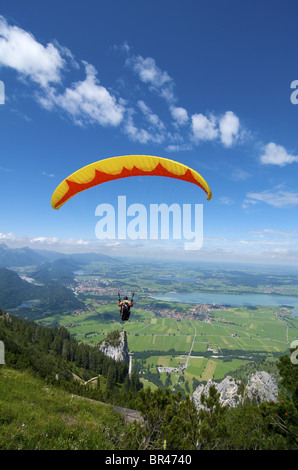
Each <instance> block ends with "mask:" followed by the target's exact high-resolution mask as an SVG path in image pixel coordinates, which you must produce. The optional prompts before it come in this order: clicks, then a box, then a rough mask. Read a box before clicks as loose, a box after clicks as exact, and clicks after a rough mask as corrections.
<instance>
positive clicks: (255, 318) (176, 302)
mask: <svg viewBox="0 0 298 470" xmlns="http://www.w3.org/2000/svg"><path fill="white" fill-rule="evenodd" d="M53 263H55V270H53V269H52V268H53ZM62 268H63V269H62ZM14 270H15V272H17V273H18V274H19V275H20V276H22V278H23V279H24V278H26V277H29V278H31V283H32V277H33V273H34V272H39V273H40V272H41V271H42V272H43V282H44V285H45V280H46V279H47V278H49V277H50V273H53V272H54V273H55V282H58V281H60V282H61V280H62V281H63V282H61V285H63V287H64V288H65V289H67V292H68V295H70V294H71V296H70V297H69V299H71V301H72V302H74V303H73V305H72V306H71V307H70V308H68V307H67V304H64V307H63V302H60V307H61V306H62V308H54V307H53V308H52V311H51V305H50V304H49V303H48V308H47V309H46V310H44V309H43V308H42V306H43V305H44V304H43V303H41V304H40V303H34V302H31V303H30V300H31V301H33V300H35V301H36V300H37V299H36V298H35V299H32V298H31V299H30V298H28V299H26V301H27V302H29V304H27V305H25V306H24V304H23V306H22V307H21V308H20V307H18V308H12V309H10V311H11V313H12V314H15V315H19V316H22V317H24V318H27V319H29V320H31V319H34V320H35V321H37V322H38V323H39V324H41V325H43V326H65V327H66V328H67V329H68V330H69V332H70V334H71V335H72V336H74V338H75V339H76V340H77V341H79V342H83V343H86V344H89V345H96V344H97V343H98V342H100V341H102V340H103V339H104V338H105V337H106V335H107V334H109V333H110V332H111V331H114V330H122V329H124V330H125V331H126V334H127V341H128V347H129V350H130V352H132V353H133V368H134V369H135V370H137V371H138V372H139V375H140V379H141V381H142V382H143V385H144V387H145V388H146V387H148V386H150V387H152V388H155V387H157V386H159V387H160V386H161V387H163V388H164V387H170V388H171V389H172V390H173V391H179V390H180V391H182V392H183V394H184V393H192V392H193V391H194V389H195V388H196V386H197V384H198V382H206V381H208V380H209V379H213V380H215V381H220V380H222V379H223V378H224V377H225V376H226V375H227V374H233V373H234V372H236V371H238V369H239V368H240V369H241V368H243V367H246V366H247V365H249V364H250V363H252V362H253V361H254V362H257V361H262V362H264V367H265V368H266V367H267V368H268V370H270V368H272V367H273V364H274V362H275V361H276V360H277V359H278V357H279V356H280V355H281V354H284V353H285V352H287V351H289V348H290V344H291V342H292V341H293V340H295V339H297V328H298V317H297V316H296V307H295V305H296V304H295V301H297V300H298V297H296V296H297V285H298V282H297V280H298V276H297V273H296V272H294V271H293V272H291V270H290V271H289V272H285V271H282V270H281V271H280V272H278V273H276V272H274V271H273V270H272V269H270V268H264V267H250V268H247V267H245V268H244V267H237V269H235V266H223V267H217V266H212V265H211V266H210V265H209V266H198V265H194V264H188V265H187V264H182V263H181V264H174V263H167V264H163V263H158V262H154V263H153V262H152V263H147V264H142V263H138V264H137V263H135V264H134V263H132V262H131V261H125V262H121V263H120V262H119V261H118V260H115V262H114V261H113V260H112V259H111V260H110V259H109V260H100V261H98V262H97V261H94V262H90V258H89V259H86V260H84V262H82V260H80V263H77V262H76V264H74V263H73V262H70V260H68V263H63V262H61V261H60V262H59V263H57V261H55V262H52V263H51V262H50V263H49V265H46V266H44V267H43V269H42V270H41V269H36V267H35V268H34V269H32V267H28V266H22V267H14ZM39 280H40V277H39ZM64 281H66V282H64ZM40 282H41V281H40ZM118 292H120V293H121V296H122V297H123V296H124V295H128V296H130V295H131V294H132V292H134V293H135V297H134V306H133V308H132V313H131V317H130V321H129V322H122V321H121V320H120V315H119V307H118V296H117V294H118ZM60 293H61V292H60ZM240 293H241V295H242V296H243V295H244V296H246V297H241V296H240V295H239V294H240ZM227 294H230V295H231V294H232V295H235V294H236V295H239V297H238V298H239V299H240V300H241V299H242V303H243V304H245V303H246V304H247V305H241V304H240V303H239V305H227V304H224V303H223V304H220V303H214V302H211V303H206V302H204V303H201V302H200V301H199V300H200V296H202V298H203V297H204V296H206V295H210V296H211V299H212V295H220V296H222V298H225V296H226V295H227ZM253 295H255V296H256V298H258V297H257V296H259V295H263V296H266V295H267V296H275V297H274V299H281V300H280V302H279V305H270V304H269V305H251V304H249V303H248V302H247V299H248V296H253ZM289 296H290V297H289ZM181 298H183V301H181ZM250 298H251V297H250ZM252 298H253V297H252ZM268 298H269V297H268ZM69 299H68V301H69ZM243 299H244V300H243ZM283 299H285V302H284V304H283V303H282V300H283ZM289 300H292V305H291V304H289V303H288V301H289ZM239 302H240V301H239ZM58 303H59V302H58ZM269 303H270V302H269ZM58 306H59V305H58ZM65 306H66V308H65ZM56 307H57V305H56Z"/></svg>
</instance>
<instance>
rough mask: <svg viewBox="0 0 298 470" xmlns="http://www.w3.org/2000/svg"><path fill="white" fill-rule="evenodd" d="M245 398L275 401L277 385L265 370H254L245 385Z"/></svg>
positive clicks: (258, 400) (259, 401) (258, 401)
mask: <svg viewBox="0 0 298 470" xmlns="http://www.w3.org/2000/svg"><path fill="white" fill-rule="evenodd" d="M246 392H247V398H249V399H250V400H256V401H257V403H261V402H262V401H276V399H277V396H278V387H277V383H276V381H275V380H274V379H273V377H272V376H271V375H270V374H268V373H267V372H263V371H260V372H256V373H255V374H252V375H251V377H250V379H249V381H248V384H247V386H246Z"/></svg>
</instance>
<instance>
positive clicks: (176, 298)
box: [151, 292, 298, 316]
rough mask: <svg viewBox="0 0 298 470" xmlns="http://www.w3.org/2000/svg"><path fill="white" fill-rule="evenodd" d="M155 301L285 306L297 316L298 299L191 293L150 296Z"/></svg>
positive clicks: (267, 295) (265, 295)
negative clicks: (289, 307)
mask: <svg viewBox="0 0 298 470" xmlns="http://www.w3.org/2000/svg"><path fill="white" fill-rule="evenodd" d="M151 297H153V298H154V299H155V300H164V301H169V302H181V303H186V304H209V305H212V304H217V305H231V306H232V307H236V306H242V307H253V306H256V305H259V306H261V307H268V306H273V307H281V306H282V305H287V306H291V307H294V312H293V313H294V315H295V316H298V297H295V296H291V295H277V294H214V293H212V292H210V293H208V292H192V293H186V294H181V293H179V294H178V293H174V292H172V293H171V292H168V293H167V294H158V295H154V296H151Z"/></svg>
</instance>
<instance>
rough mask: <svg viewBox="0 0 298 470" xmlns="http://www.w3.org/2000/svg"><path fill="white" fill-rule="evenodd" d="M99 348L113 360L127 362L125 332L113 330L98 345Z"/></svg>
mask: <svg viewBox="0 0 298 470" xmlns="http://www.w3.org/2000/svg"><path fill="white" fill-rule="evenodd" d="M99 350H100V351H101V352H103V353H104V354H105V355H106V356H108V357H110V358H112V359H114V360H115V361H125V362H127V363H128V362H129V355H128V352H129V350H128V344H127V337H126V332H125V331H121V332H113V333H112V334H111V335H109V336H108V337H107V338H106V339H105V340H104V341H102V343H100V345H99Z"/></svg>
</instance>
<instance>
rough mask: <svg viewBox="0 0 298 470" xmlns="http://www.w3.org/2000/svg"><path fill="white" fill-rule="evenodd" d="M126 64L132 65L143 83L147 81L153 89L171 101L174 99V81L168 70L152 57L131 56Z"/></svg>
mask: <svg viewBox="0 0 298 470" xmlns="http://www.w3.org/2000/svg"><path fill="white" fill-rule="evenodd" d="M126 65H128V66H129V67H131V68H132V69H133V71H134V72H135V73H136V74H137V75H138V76H139V78H140V80H141V81H142V82H143V83H147V84H148V85H149V86H150V87H151V89H153V90H154V91H156V92H158V93H159V95H160V96H162V97H163V98H165V99H166V100H167V101H169V102H171V101H173V100H174V94H173V87H174V81H173V79H172V78H171V77H170V76H169V75H168V73H167V72H164V71H163V70H161V69H160V68H159V67H158V66H157V65H156V62H155V60H154V59H153V58H152V57H147V58H145V59H144V57H142V56H140V55H139V56H133V57H129V58H128V59H127V60H126Z"/></svg>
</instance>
